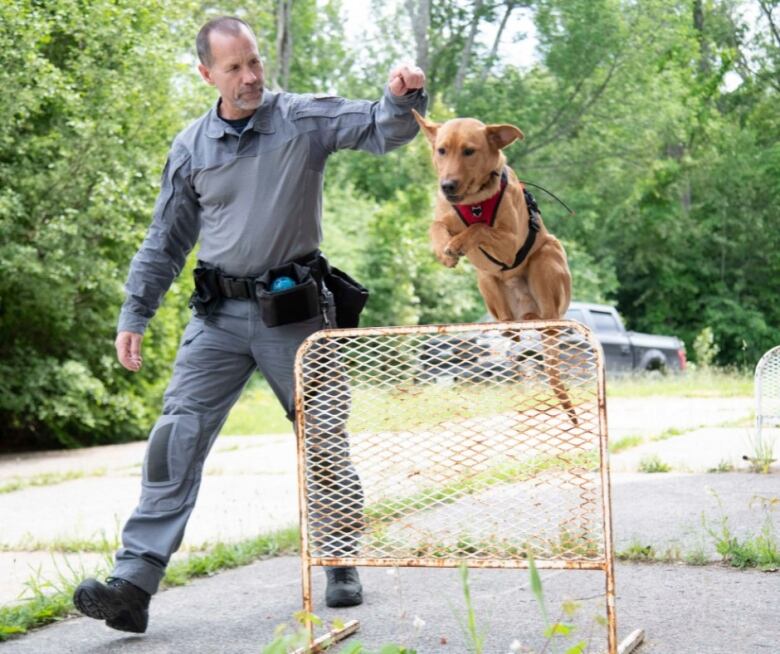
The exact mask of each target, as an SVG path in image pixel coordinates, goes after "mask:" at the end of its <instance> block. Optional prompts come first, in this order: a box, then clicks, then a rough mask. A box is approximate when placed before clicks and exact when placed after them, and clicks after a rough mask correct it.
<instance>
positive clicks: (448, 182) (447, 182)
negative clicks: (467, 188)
mask: <svg viewBox="0 0 780 654" xmlns="http://www.w3.org/2000/svg"><path fill="white" fill-rule="evenodd" d="M440 186H441V190H442V191H444V194H445V195H454V194H455V191H457V190H458V180H456V179H444V180H442V181H441V184H440Z"/></svg>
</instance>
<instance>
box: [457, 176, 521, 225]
mask: <svg viewBox="0 0 780 654" xmlns="http://www.w3.org/2000/svg"><path fill="white" fill-rule="evenodd" d="M493 174H495V173H493ZM507 183H508V179H507V174H506V168H504V170H503V171H502V173H501V185H500V186H499V189H498V191H496V193H495V194H494V195H491V196H490V197H489V198H488V199H487V200H482V202H477V204H453V205H452V206H453V207H455V211H457V212H458V215H459V216H460V219H461V220H462V221H463V222H464V223H466V226H467V227H468V226H469V225H476V224H477V223H485V224H486V225H487V226H488V227H492V226H493V221H495V219H496V216H497V215H498V205H499V204H501V198H503V197H504V191H506V186H507Z"/></svg>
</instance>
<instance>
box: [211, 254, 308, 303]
mask: <svg viewBox="0 0 780 654" xmlns="http://www.w3.org/2000/svg"><path fill="white" fill-rule="evenodd" d="M320 262H321V257H320V251H319V250H314V252H310V253H309V254H306V255H304V256H302V257H300V258H298V259H294V260H293V261H292V263H297V264H299V265H301V266H308V267H309V268H311V270H312V275H313V276H314V277H315V278H317V281H318V282H319V281H321V277H320V275H321V272H320V271H321V263H320ZM198 265H201V264H200V263H199V264H198ZM260 277H261V275H257V276H255V277H233V276H231V275H226V274H225V273H223V272H222V271H221V270H215V271H214V278H215V281H216V283H217V287H218V288H219V293H220V295H221V296H222V297H224V298H228V299H231V300H252V299H254V298H255V297H256V292H255V286H256V284H257V280H258V279H259V278H260Z"/></svg>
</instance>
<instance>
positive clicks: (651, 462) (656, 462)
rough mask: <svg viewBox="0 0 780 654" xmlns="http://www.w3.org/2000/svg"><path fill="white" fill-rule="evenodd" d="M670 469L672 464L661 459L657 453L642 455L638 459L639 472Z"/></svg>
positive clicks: (666, 470) (668, 470)
mask: <svg viewBox="0 0 780 654" xmlns="http://www.w3.org/2000/svg"><path fill="white" fill-rule="evenodd" d="M671 469H672V466H670V465H669V464H668V463H664V462H663V461H661V458H660V457H659V456H658V455H657V454H652V455H650V456H646V457H643V458H642V459H641V460H640V461H639V472H648V473H652V472H670V471H671Z"/></svg>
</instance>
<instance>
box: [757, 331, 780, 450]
mask: <svg viewBox="0 0 780 654" xmlns="http://www.w3.org/2000/svg"><path fill="white" fill-rule="evenodd" d="M754 381H755V389H756V436H757V438H759V439H760V438H761V430H762V428H763V427H778V426H780V345H778V346H776V347H773V348H772V349H771V350H769V351H768V352H766V353H765V354H764V356H762V357H761V359H760V360H759V362H758V364H757V365H756V374H755V377H754Z"/></svg>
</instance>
